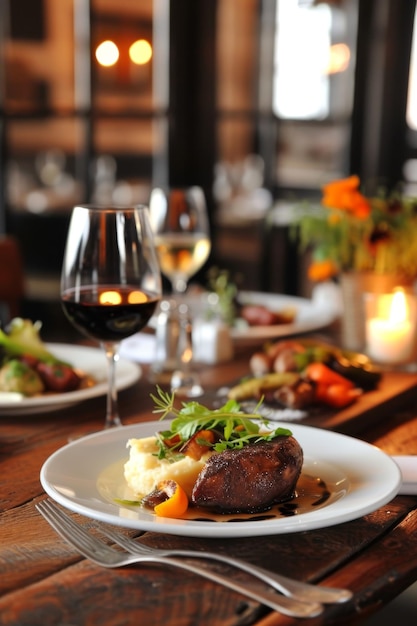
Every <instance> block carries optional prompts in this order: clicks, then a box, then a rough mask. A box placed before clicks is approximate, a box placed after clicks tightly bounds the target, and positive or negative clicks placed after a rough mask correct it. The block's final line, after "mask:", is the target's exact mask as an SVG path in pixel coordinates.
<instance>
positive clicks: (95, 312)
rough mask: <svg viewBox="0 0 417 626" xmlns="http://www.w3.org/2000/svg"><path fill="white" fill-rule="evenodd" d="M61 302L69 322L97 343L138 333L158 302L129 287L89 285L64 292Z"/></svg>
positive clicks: (150, 295) (148, 295)
mask: <svg viewBox="0 0 417 626" xmlns="http://www.w3.org/2000/svg"><path fill="white" fill-rule="evenodd" d="M61 302H62V306H63V309H64V311H65V314H66V316H67V317H68V319H69V320H70V322H71V323H72V324H73V325H74V326H75V327H76V328H78V329H79V330H80V331H81V332H83V333H84V334H86V335H88V336H89V337H91V338H92V339H95V340H97V341H117V342H119V341H122V340H123V339H126V337H130V335H133V334H135V333H137V332H138V331H140V330H142V328H143V327H144V326H146V324H147V323H148V321H149V320H150V318H151V317H152V315H153V313H154V311H155V308H156V305H157V303H158V302H159V299H158V298H155V296H153V295H152V294H147V293H145V292H144V291H141V290H140V289H137V288H135V287H133V286H127V287H118V288H115V287H114V286H113V285H101V286H100V287H95V286H94V285H89V286H85V287H82V289H80V290H79V291H78V292H77V291H76V290H75V289H68V290H66V291H64V292H63V293H62V295H61Z"/></svg>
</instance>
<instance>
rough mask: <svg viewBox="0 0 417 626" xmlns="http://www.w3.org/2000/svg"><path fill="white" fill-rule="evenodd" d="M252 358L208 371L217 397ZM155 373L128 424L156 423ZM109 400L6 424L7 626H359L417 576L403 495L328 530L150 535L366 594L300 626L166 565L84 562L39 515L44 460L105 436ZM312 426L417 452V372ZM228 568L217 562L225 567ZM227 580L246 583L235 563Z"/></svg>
mask: <svg viewBox="0 0 417 626" xmlns="http://www.w3.org/2000/svg"><path fill="white" fill-rule="evenodd" d="M247 363H248V353H247V352H242V353H240V354H239V355H237V357H236V358H235V360H234V361H233V362H231V363H227V364H222V365H218V366H212V367H211V366H210V367H204V368H203V370H202V372H201V374H202V379H203V383H204V385H205V387H206V389H208V390H209V389H211V390H213V389H216V388H217V387H218V386H219V385H224V384H225V383H226V382H231V381H235V380H236V379H237V378H238V377H240V376H242V375H244V374H246V373H247V369H248V366H247ZM153 390H154V386H153V385H151V384H150V383H149V382H148V378H147V371H146V367H145V368H144V371H143V376H142V378H141V379H140V380H139V382H138V383H136V384H135V385H134V386H133V387H131V388H130V389H127V390H125V391H123V392H121V394H120V408H121V414H122V416H123V421H124V423H125V424H131V423H135V422H141V421H146V420H152V419H155V416H154V415H152V408H153V404H152V401H151V399H150V397H149V394H150V392H151V391H153ZM103 413H104V399H103V398H97V399H94V400H90V401H87V402H85V403H83V404H81V405H78V406H74V407H73V408H69V409H66V410H62V411H59V412H55V413H49V414H44V415H36V416H35V415H32V416H27V417H15V418H8V417H4V416H3V417H1V418H0V510H1V513H0V572H1V576H0V624H2V625H6V624H13V625H19V626H25V625H27V626H37V625H41V624H42V626H50V625H51V626H52V625H53V626H70V625H71V626H86V625H91V626H93V625H94V626H96V624H102V625H103V626H110V625H115V626H116V625H117V626H120V625H123V624H129V625H130V624H143V625H146V626H152V625H153V624H155V625H159V624H161V625H162V624H164V625H165V624H169V625H170V626H188V625H191V624H192V625H193V626H196V625H204V626H206V625H208V624H210V626H244V625H245V626H246V625H250V624H256V626H281V625H284V624H299V623H301V622H303V621H304V622H305V623H308V624H314V625H316V624H330V623H331V624H333V623H335V624H339V623H340V624H342V623H343V624H355V623H360V622H361V621H362V620H364V619H365V618H366V617H368V616H369V615H371V614H372V613H374V612H375V611H378V610H379V609H381V608H382V607H383V605H384V604H386V603H387V602H388V601H390V600H391V599H393V598H394V597H395V596H397V595H398V594H399V593H401V592H402V591H403V590H404V589H406V588H407V587H408V586H409V585H410V584H411V583H413V582H414V581H416V580H417V497H412V496H397V497H396V498H394V500H393V501H392V502H390V503H389V504H387V505H386V506H383V507H382V508H380V509H378V510H377V511H375V512H374V513H372V514H370V515H367V516H365V517H363V518H360V519H357V520H355V521H351V522H348V523H344V524H340V525H337V526H333V527H330V528H324V529H322V530H313V531H308V532H301V533H294V534H288V535H276V536H264V537H257V538H236V539H200V538H187V537H175V536H169V535H161V534H151V533H148V541H151V542H152V543H153V544H154V545H156V546H169V545H175V546H183V547H189V548H197V547H201V546H206V547H208V548H211V549H216V550H219V551H221V552H223V553H226V554H230V555H233V556H239V557H241V558H244V559H247V560H248V561H251V562H253V563H256V564H260V565H263V566H265V567H268V568H270V569H272V570H276V571H277V572H282V573H284V574H287V575H289V576H293V577H295V578H299V579H304V580H310V581H314V582H323V583H326V584H328V585H333V586H342V587H347V588H349V589H351V590H352V591H353V592H354V598H353V600H352V601H351V602H349V603H348V604H345V605H343V606H330V607H328V608H327V609H326V610H325V613H324V614H323V615H321V616H320V617H318V618H314V619H311V620H291V619H289V618H287V617H284V616H282V615H280V614H278V613H273V612H270V611H269V610H268V609H266V608H265V607H264V606H259V605H257V604H256V603H254V602H252V601H248V600H246V598H244V597H242V596H240V595H238V594H237V593H234V592H231V591H229V590H226V589H224V588H222V587H220V586H218V585H216V584H214V583H211V582H210V581H207V580H205V579H202V578H200V577H198V576H194V575H193V574H189V573H185V572H180V571H179V570H176V569H170V568H162V567H160V566H151V565H146V566H134V567H128V568H122V569H116V570H105V569H101V568H100V567H97V566H95V565H93V564H92V563H91V562H89V561H86V560H85V559H83V558H81V557H80V556H78V554H76V553H75V552H74V550H73V549H72V548H70V547H69V546H68V545H67V544H66V543H64V541H62V540H61V539H60V538H58V536H57V535H56V534H55V533H54V531H53V530H52V529H51V528H50V527H49V525H48V524H47V523H46V521H44V519H43V518H42V517H41V516H40V515H39V513H38V512H37V511H36V509H35V506H34V505H35V503H36V502H38V501H39V500H40V499H42V498H44V497H45V494H44V493H43V490H42V487H41V485H40V482H39V472H40V469H41V466H42V464H43V463H44V461H45V460H46V459H47V458H48V457H49V455H51V454H52V453H53V452H54V451H55V450H57V449H58V448H60V447H61V446H63V445H65V444H66V443H67V440H68V436H69V435H70V434H71V433H73V432H74V431H77V432H85V433H87V432H90V431H91V430H95V429H96V430H99V429H100V428H102V424H103ZM306 423H314V424H315V425H317V426H323V427H327V428H332V429H334V430H336V431H340V432H345V433H349V434H353V435H355V436H358V437H361V438H363V439H364V440H366V441H368V442H372V443H374V444H376V445H378V446H380V447H381V448H382V449H383V450H385V451H386V452H387V453H389V454H416V453H417V376H416V375H410V374H396V375H391V374H387V375H386V376H385V378H384V379H383V381H382V384H381V387H380V389H379V390H378V391H375V392H372V393H370V394H367V396H366V398H365V397H364V398H362V399H361V400H360V401H359V402H358V403H357V404H356V405H355V406H354V407H351V408H349V409H346V410H345V411H342V412H340V413H338V414H333V415H332V414H327V415H324V414H323V415H321V416H316V417H314V418H312V419H310V420H307V422H306ZM216 567H217V566H216ZM220 570H221V571H222V572H223V573H226V574H229V575H234V573H233V570H231V569H229V568H228V567H227V566H223V565H222V566H220Z"/></svg>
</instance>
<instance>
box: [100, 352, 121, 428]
mask: <svg viewBox="0 0 417 626" xmlns="http://www.w3.org/2000/svg"><path fill="white" fill-rule="evenodd" d="M104 350H105V353H106V358H107V366H108V389H107V406H106V421H105V424H104V428H112V427H113V426H121V425H122V422H121V420H120V417H119V409H118V402H117V388H116V363H117V361H118V360H119V354H118V348H117V345H115V344H112V343H105V344H104Z"/></svg>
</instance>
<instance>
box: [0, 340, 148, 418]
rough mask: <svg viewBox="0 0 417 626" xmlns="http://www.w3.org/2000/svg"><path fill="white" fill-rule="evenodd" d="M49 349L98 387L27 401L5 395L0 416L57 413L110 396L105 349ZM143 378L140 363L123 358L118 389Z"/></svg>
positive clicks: (53, 345)
mask: <svg viewBox="0 0 417 626" xmlns="http://www.w3.org/2000/svg"><path fill="white" fill-rule="evenodd" d="M46 346H47V348H48V350H49V351H50V352H52V354H54V355H55V356H56V357H57V358H58V359H62V360H63V361H66V362H67V363H70V364H71V365H72V366H74V367H76V368H79V369H80V370H82V371H83V372H85V373H86V374H88V375H90V376H92V377H93V378H94V379H95V380H96V381H97V384H96V385H94V386H93V387H89V388H87V389H80V390H77V391H68V392H66V393H57V394H51V395H44V396H37V397H34V398H24V399H23V400H20V401H15V400H10V401H7V400H5V399H4V396H3V397H2V399H1V401H0V416H2V415H3V416H4V415H8V416H15V415H31V414H33V413H46V412H50V411H56V410H57V409H64V408H66V407H68V406H71V405H73V404H78V403H79V402H83V401H84V400H89V399H90V398H95V397H98V396H103V395H105V394H106V393H107V361H106V357H105V354H104V351H103V350H101V349H100V348H89V347H87V346H72V345H68V344H64V343H50V344H46ZM140 375H141V369H140V367H139V366H138V365H137V364H135V363H132V362H130V361H126V360H124V359H119V361H118V362H117V365H116V386H117V389H118V390H121V389H125V388H126V387H130V385H133V383H135V382H136V381H137V380H138V379H139V377H140Z"/></svg>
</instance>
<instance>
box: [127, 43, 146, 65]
mask: <svg viewBox="0 0 417 626" xmlns="http://www.w3.org/2000/svg"><path fill="white" fill-rule="evenodd" d="M129 57H130V60H131V61H132V63H135V65H145V63H148V62H149V61H150V60H151V58H152V46H151V44H150V43H149V41H146V39H138V40H137V41H135V42H134V43H132V45H131V46H130V48H129Z"/></svg>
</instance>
